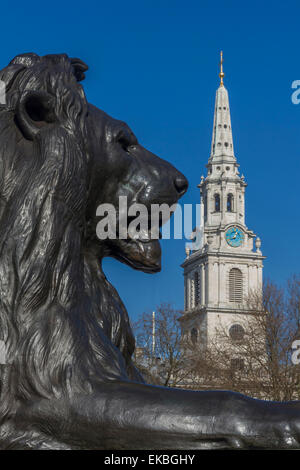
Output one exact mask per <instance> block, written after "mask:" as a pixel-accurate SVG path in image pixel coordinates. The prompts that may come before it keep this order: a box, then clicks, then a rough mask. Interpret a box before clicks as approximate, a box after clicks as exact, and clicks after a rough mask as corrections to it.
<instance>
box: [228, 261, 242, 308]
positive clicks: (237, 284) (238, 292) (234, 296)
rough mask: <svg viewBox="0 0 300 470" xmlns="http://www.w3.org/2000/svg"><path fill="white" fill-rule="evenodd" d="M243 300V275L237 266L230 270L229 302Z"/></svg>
mask: <svg viewBox="0 0 300 470" xmlns="http://www.w3.org/2000/svg"><path fill="white" fill-rule="evenodd" d="M242 301H243V275H242V272H241V271H240V270H239V269H237V268H232V269H231V270H230V271H229V302H242Z"/></svg>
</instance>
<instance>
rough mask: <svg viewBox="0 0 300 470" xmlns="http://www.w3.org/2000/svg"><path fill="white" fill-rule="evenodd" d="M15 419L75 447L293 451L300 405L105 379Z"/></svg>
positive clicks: (45, 402)
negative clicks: (84, 392) (83, 391)
mask: <svg viewBox="0 0 300 470" xmlns="http://www.w3.org/2000/svg"><path fill="white" fill-rule="evenodd" d="M16 420H17V421H16V422H17V423H19V424H20V425H22V426H24V425H26V426H27V427H28V428H31V429H33V428H34V429H35V430H41V431H43V432H44V433H47V434H48V435H49V436H51V437H54V438H55V439H57V440H58V441H60V442H62V443H65V444H67V445H70V446H71V447H72V446H73V447H74V448H83V449H90V448H93V449H130V450H133V449H204V448H300V444H299V442H300V432H299V430H300V410H299V409H298V408H296V407H293V406H289V405H285V404H280V403H272V402H264V401H260V400H254V399H251V398H247V397H245V396H243V395H240V394H236V393H232V392H220V391H212V392H191V391H184V390H176V389H167V388H162V387H154V386H148V385H142V384H134V383H116V382H114V383H105V384H103V386H102V387H101V389H99V390H98V391H97V392H96V393H94V394H92V395H75V396H73V397H72V398H66V399H61V400H42V401H40V402H39V403H36V404H34V405H32V406H29V407H26V408H23V409H20V411H19V413H18V414H17V416H16Z"/></svg>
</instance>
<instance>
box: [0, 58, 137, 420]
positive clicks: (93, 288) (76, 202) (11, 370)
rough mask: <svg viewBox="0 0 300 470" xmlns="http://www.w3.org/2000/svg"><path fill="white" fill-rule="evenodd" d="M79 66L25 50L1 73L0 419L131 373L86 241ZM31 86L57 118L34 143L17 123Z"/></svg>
mask: <svg viewBox="0 0 300 470" xmlns="http://www.w3.org/2000/svg"><path fill="white" fill-rule="evenodd" d="M83 69H84V67H83V66H82V65H81V66H80V67H79V68H76V59H74V60H72V59H69V58H68V57H67V56H66V55H64V54H62V55H59V56H58V55H55V56H51V55H49V56H44V57H39V56H38V55H35V54H24V55H21V56H17V57H16V58H15V59H14V60H13V61H12V62H11V63H10V64H9V65H8V66H7V67H6V68H5V69H3V70H2V71H1V72H0V79H1V80H2V81H3V82H4V83H5V85H6V104H5V105H1V107H0V139H1V145H0V339H1V340H2V341H4V342H5V345H6V364H5V365H2V366H1V398H0V402H1V405H0V406H1V411H0V415H1V418H2V419H4V417H9V416H11V415H12V414H13V413H14V412H15V410H16V408H17V406H18V404H19V403H23V402H24V401H25V402H26V401H28V400H35V399H38V398H40V397H44V398H50V397H60V396H61V395H63V394H72V393H76V392H82V391H85V392H87V393H89V391H90V390H91V389H93V387H97V386H101V382H102V381H104V380H105V381H107V380H117V379H122V380H128V378H129V377H130V378H132V377H133V375H132V374H134V372H133V371H134V368H133V367H132V364H131V361H130V356H131V354H132V352H133V349H134V340H133V336H132V333H131V330H130V326H129V320H128V317H127V312H126V309H125V307H124V306H123V304H122V302H121V300H120V298H119V296H118V294H117V292H116V291H115V290H114V289H113V288H112V286H111V285H110V284H109V283H108V281H107V280H106V278H105V276H104V275H103V273H102V272H101V270H99V266H98V260H96V259H95V257H94V256H93V255H92V253H90V252H89V250H88V248H87V245H86V239H85V233H86V230H85V227H86V220H85V209H86V202H87V194H88V190H89V187H88V185H89V159H90V158H91V156H90V155H89V154H88V151H87V147H88V146H87V133H86V115H87V102H86V98H85V95H84V92H83V89H82V87H81V85H80V84H79V83H78V80H81V79H82V78H83ZM28 90H44V91H46V92H47V93H50V94H51V95H52V96H53V97H54V98H55V103H56V109H55V112H56V114H57V115H58V116H60V122H61V124H56V125H51V124H49V125H47V126H44V127H41V130H40V131H39V132H38V134H37V136H36V138H35V139H34V140H32V141H30V140H28V139H26V137H25V136H24V133H22V132H21V130H20V129H21V127H20V125H18V122H16V109H17V106H18V103H19V101H20V98H21V96H22V94H24V93H26V91H28ZM137 377H138V376H136V378H137ZM12 397H14V398H12Z"/></svg>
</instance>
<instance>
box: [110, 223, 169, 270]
mask: <svg viewBox="0 0 300 470" xmlns="http://www.w3.org/2000/svg"><path fill="white" fill-rule="evenodd" d="M133 220H134V219H133V218H132V219H130V218H129V219H128V227H127V238H125V239H120V238H119V239H118V240H115V242H114V243H113V245H114V252H113V253H114V256H115V258H117V259H118V260H119V261H122V262H124V263H126V264H128V265H129V266H131V267H132V268H134V269H138V270H140V271H144V272H147V273H155V272H159V271H160V270H161V247H160V243H159V239H160V238H161V231H160V229H161V226H162V224H163V223H164V222H165V221H162V220H161V219H159V224H158V226H157V227H151V221H150V220H149V221H148V226H147V227H144V228H141V227H140V228H139V229H138V230H135V227H132V226H131V222H132V221H133Z"/></svg>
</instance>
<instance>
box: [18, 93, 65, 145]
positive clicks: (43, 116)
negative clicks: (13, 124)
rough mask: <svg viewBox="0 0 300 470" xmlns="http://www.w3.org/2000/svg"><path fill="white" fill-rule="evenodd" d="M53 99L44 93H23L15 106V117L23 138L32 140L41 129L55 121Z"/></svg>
mask: <svg viewBox="0 0 300 470" xmlns="http://www.w3.org/2000/svg"><path fill="white" fill-rule="evenodd" d="M54 109H55V103H54V97H53V96H51V95H49V93H46V92H44V91H27V92H25V93H24V94H23V95H22V96H21V98H20V100H19V103H18V105H17V109H16V117H17V121H18V124H19V126H20V128H21V131H22V132H23V134H24V136H25V137H26V138H27V139H29V140H33V139H34V138H35V136H36V135H37V133H38V132H39V131H40V130H41V128H42V127H45V126H47V125H49V124H51V123H54V122H56V121H57V118H56V116H55V112H54Z"/></svg>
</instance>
